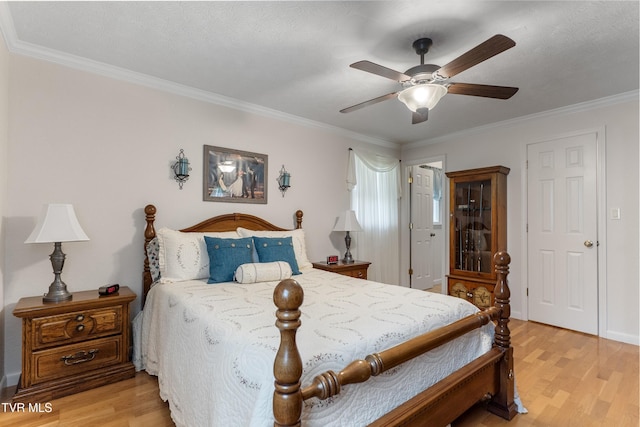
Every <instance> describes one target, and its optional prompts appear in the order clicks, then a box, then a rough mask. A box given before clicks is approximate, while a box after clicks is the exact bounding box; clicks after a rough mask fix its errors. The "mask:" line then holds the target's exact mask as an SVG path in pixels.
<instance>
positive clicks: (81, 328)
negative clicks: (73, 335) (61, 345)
mask: <svg viewBox="0 0 640 427" xmlns="http://www.w3.org/2000/svg"><path fill="white" fill-rule="evenodd" d="M76 331H78V332H82V331H84V325H82V324H81V325H78V326H76Z"/></svg>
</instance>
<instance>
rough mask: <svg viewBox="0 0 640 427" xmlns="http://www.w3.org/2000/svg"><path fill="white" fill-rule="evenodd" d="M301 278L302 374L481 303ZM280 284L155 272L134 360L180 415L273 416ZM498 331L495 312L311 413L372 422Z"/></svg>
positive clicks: (204, 420) (183, 420)
mask: <svg viewBox="0 0 640 427" xmlns="http://www.w3.org/2000/svg"><path fill="white" fill-rule="evenodd" d="M293 278H294V279H296V280H297V281H298V283H300V284H301V285H302V287H303V289H304V293H305V294H304V303H303V305H302V307H301V311H302V318H301V319H302V326H301V327H300V329H299V330H298V335H297V343H298V348H299V349H300V351H301V354H302V360H303V366H304V371H303V376H302V384H303V386H305V385H308V384H309V383H310V381H311V379H312V378H313V376H315V375H317V374H319V373H321V372H324V371H326V370H329V369H331V370H334V371H336V372H337V371H339V370H341V369H342V368H344V367H345V366H346V365H347V364H348V363H349V362H351V361H352V360H354V359H363V358H364V357H365V356H366V355H368V354H370V353H374V352H379V351H381V350H384V349H386V348H389V347H391V346H393V345H395V344H397V343H399V342H401V341H404V340H406V339H408V338H410V337H413V336H416V335H418V334H420V333H422V332H425V331H428V330H431V329H434V328H437V327H440V326H443V325H446V324H449V323H451V322H453V321H455V320H456V319H459V318H461V317H464V316H467V315H469V314H472V313H474V312H475V311H477V309H476V308H475V307H474V306H473V305H471V304H469V303H467V302H466V301H463V300H462V299H459V298H453V297H448V296H444V295H440V294H435V293H430V292H424V291H418V290H413V289H407V288H404V287H399V286H392V285H383V284H380V283H375V282H371V281H364V280H360V279H353V278H350V277H346V276H340V275H337V274H335V273H329V272H325V271H322V270H316V269H310V270H305V271H304V272H303V274H301V275H298V276H294V277H293ZM276 284H277V282H267V283H254V284H246V285H241V284H238V283H224V284H215V285H208V284H206V283H205V282H204V281H189V282H179V283H171V284H158V285H155V286H154V287H153V288H152V290H151V291H150V292H149V294H148V296H147V300H146V303H145V304H146V305H145V308H144V311H143V312H142V313H140V315H139V316H138V317H137V318H136V322H135V323H136V326H134V337H135V339H134V341H135V343H134V347H135V349H134V362H135V363H136V366H137V367H138V369H145V370H146V371H147V372H148V373H149V374H151V375H157V376H158V382H159V385H160V396H161V397H162V399H164V400H167V401H168V402H169V405H170V408H171V416H172V418H173V420H174V422H175V423H176V425H178V426H185V427H187V426H188V427H199V426H203V427H204V426H216V427H218V426H265V427H266V426H272V425H273V416H272V394H273V381H274V378H273V360H274V358H275V353H276V351H277V347H278V345H279V331H278V329H277V328H276V326H275V310H276V308H275V306H274V304H273V289H274V287H275V285H276ZM492 337H493V327H492V325H491V324H490V325H487V326H485V327H483V328H482V329H480V330H477V331H474V332H472V333H470V334H467V335H465V336H464V337H461V338H458V339H457V340H455V341H454V342H452V343H449V344H447V345H446V346H444V347H442V348H439V349H436V350H434V351H432V352H430V353H428V354H426V355H423V356H421V357H419V358H417V359H415V360H412V361H410V362H407V363H406V364H403V365H401V366H399V367H397V368H395V369H394V370H392V371H390V372H387V373H384V374H382V375H380V376H378V377H372V378H371V379H370V380H369V381H367V382H366V383H364V384H355V385H349V386H346V387H344V388H343V389H342V392H341V394H340V395H338V396H336V397H333V398H331V399H328V400H326V401H319V400H317V399H315V398H313V399H310V400H309V401H307V402H305V407H304V409H303V425H305V426H319V427H326V426H364V425H366V424H367V423H369V422H371V421H373V420H375V419H376V418H378V417H380V416H381V415H383V414H384V413H386V412H388V411H389V410H391V409H392V408H394V407H396V406H398V404H400V403H402V402H404V401H406V400H407V399H409V398H411V397H412V396H414V395H416V394H417V393H418V392H419V391H421V390H423V389H425V388H427V387H428V386H430V385H431V384H434V383H435V382H437V381H438V380H440V379H442V378H443V377H445V376H447V375H448V374H450V373H451V372H453V371H455V370H456V369H457V368H458V367H461V366H463V365H464V364H466V363H468V362H470V361H471V360H473V359H474V358H476V357H478V356H479V355H481V354H482V353H484V352H486V351H488V350H489V349H490V348H491V341H492ZM389 390H393V391H392V392H389ZM355 402H357V404H356V403H355Z"/></svg>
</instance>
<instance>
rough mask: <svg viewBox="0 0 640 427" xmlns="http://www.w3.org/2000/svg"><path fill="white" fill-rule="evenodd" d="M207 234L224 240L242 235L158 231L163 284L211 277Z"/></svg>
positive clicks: (169, 230)
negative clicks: (205, 238) (205, 237)
mask: <svg viewBox="0 0 640 427" xmlns="http://www.w3.org/2000/svg"><path fill="white" fill-rule="evenodd" d="M204 236H210V237H221V238H223V239H239V238H240V235H239V234H238V233H236V232H235V231H225V232H219V233H183V232H182V231H176V230H171V229H169V228H161V229H160V230H158V231H157V232H156V237H157V238H158V245H159V250H158V265H159V268H160V283H171V282H180V281H183V280H196V279H206V278H207V277H209V254H208V253H207V245H206V243H205V242H204Z"/></svg>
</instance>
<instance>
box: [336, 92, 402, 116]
mask: <svg viewBox="0 0 640 427" xmlns="http://www.w3.org/2000/svg"><path fill="white" fill-rule="evenodd" d="M397 96H398V92H393V93H388V94H386V95H382V96H379V97H377V98H373V99H370V100H368V101H364V102H361V103H360V104H356V105H352V106H351V107H347V108H343V109H342V110H340V112H341V113H350V112H352V111H355V110H359V109H361V108H363V107H367V106H369V105H373V104H377V103H378V102H382V101H386V100H387V99H391V98H395V97H397Z"/></svg>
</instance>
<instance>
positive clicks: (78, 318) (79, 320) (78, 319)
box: [76, 314, 84, 322]
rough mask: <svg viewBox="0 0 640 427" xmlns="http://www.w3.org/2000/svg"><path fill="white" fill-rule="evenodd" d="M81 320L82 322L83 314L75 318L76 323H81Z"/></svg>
mask: <svg viewBox="0 0 640 427" xmlns="http://www.w3.org/2000/svg"><path fill="white" fill-rule="evenodd" d="M83 320H84V314H78V315H77V316H76V321H78V322H82V321H83Z"/></svg>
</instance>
